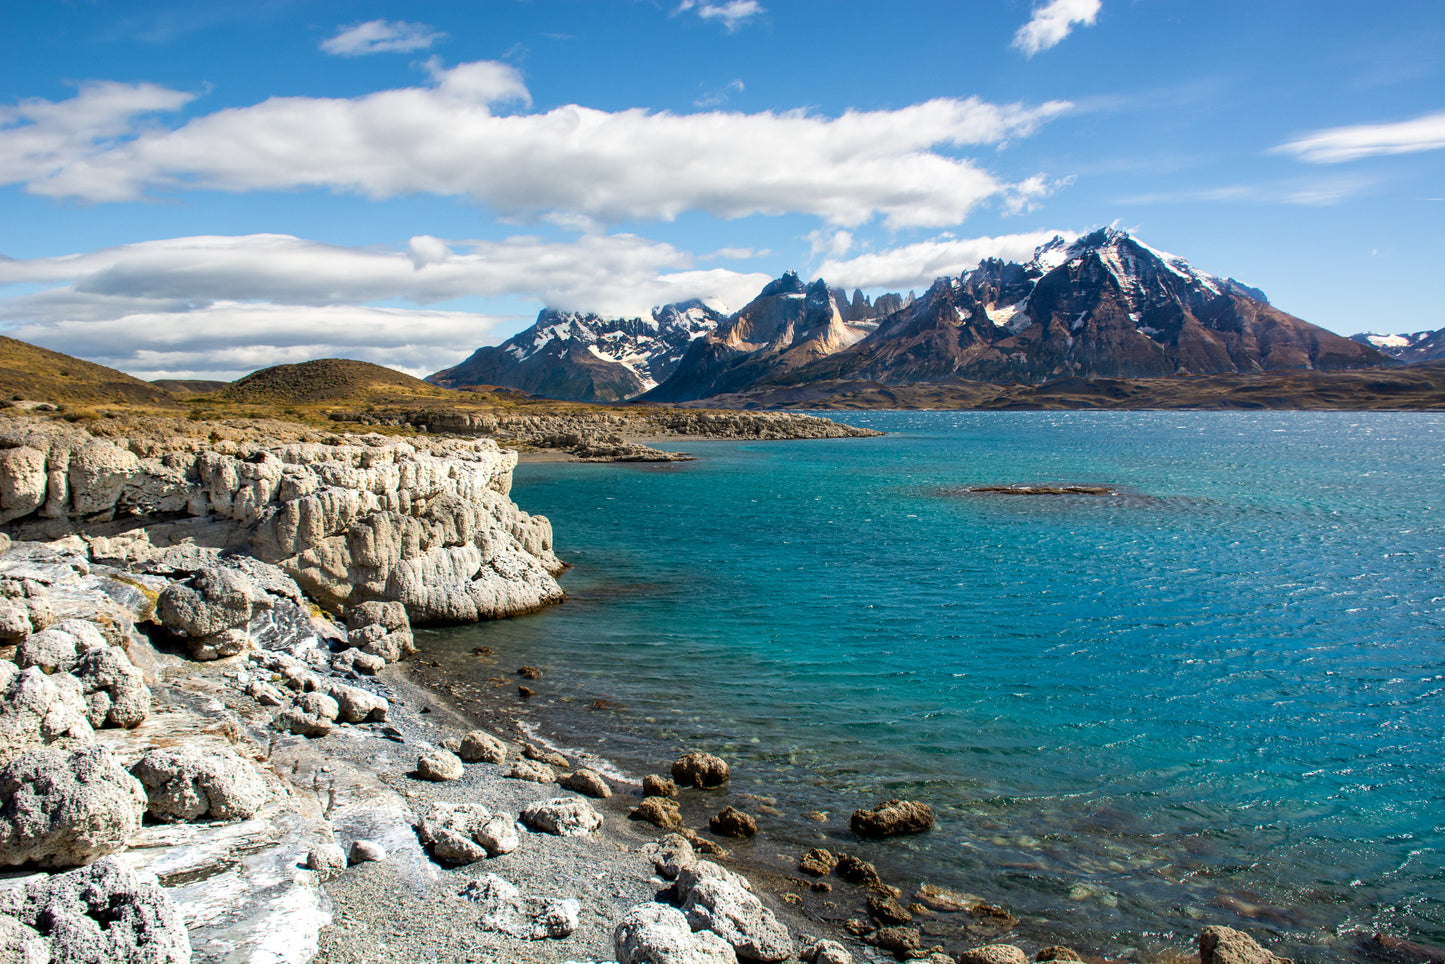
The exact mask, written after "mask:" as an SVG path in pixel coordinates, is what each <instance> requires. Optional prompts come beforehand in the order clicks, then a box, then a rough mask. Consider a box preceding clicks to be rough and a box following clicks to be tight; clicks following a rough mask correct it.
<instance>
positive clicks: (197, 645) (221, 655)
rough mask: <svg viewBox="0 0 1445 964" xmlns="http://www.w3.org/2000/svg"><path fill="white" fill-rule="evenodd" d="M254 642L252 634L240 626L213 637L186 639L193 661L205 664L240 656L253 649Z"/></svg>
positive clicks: (222, 631) (224, 630)
mask: <svg viewBox="0 0 1445 964" xmlns="http://www.w3.org/2000/svg"><path fill="white" fill-rule="evenodd" d="M254 642H255V640H254V639H252V637H251V634H250V632H248V631H247V630H246V629H243V628H242V627H240V626H232V627H231V628H230V629H223V630H221V631H220V632H219V633H216V634H214V635H211V636H191V637H188V638H187V639H186V644H187V645H188V646H189V647H190V650H191V659H194V660H196V661H198V662H203V663H208V662H210V661H211V660H213V659H225V658H227V657H228V656H239V655H240V654H241V653H244V652H246V651H247V650H249V649H251V647H252V644H253V643H254Z"/></svg>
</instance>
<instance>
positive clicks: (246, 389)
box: [205, 358, 457, 405]
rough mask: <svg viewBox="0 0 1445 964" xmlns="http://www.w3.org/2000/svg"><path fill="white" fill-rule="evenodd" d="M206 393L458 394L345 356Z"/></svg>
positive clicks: (327, 396)
mask: <svg viewBox="0 0 1445 964" xmlns="http://www.w3.org/2000/svg"><path fill="white" fill-rule="evenodd" d="M205 397H206V398H209V399H214V400H216V401H222V402H233V403H238V404H242V405H306V404H312V403H319V402H348V403H352V404H399V403H407V402H416V403H424V402H426V401H428V400H434V401H447V402H452V401H455V400H456V397H457V395H456V392H454V391H451V390H449V389H446V388H439V387H438V386H436V385H431V384H428V383H427V382H424V381H422V380H421V379H420V378H413V377H412V376H411V375H408V374H406V373H404V372H399V371H397V370H395V369H393V368H387V367H385V366H383V365H373V364H372V363H371V362H364V361H353V360H352V359H349V358H320V359H317V360H315V361H308V362H301V363H300V364H297V365H277V366H275V367H273V368H263V369H261V370H260V371H256V372H252V373H251V374H249V375H247V376H245V377H244V378H238V379H237V380H236V381H234V382H231V383H230V384H229V385H227V386H226V387H225V388H222V389H221V390H219V391H217V392H212V393H211V394H209V395H207V396H205Z"/></svg>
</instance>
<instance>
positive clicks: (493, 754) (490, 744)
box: [457, 730, 507, 763]
mask: <svg viewBox="0 0 1445 964" xmlns="http://www.w3.org/2000/svg"><path fill="white" fill-rule="evenodd" d="M457 756H459V757H461V758H462V759H463V760H464V761H466V762H467V763H502V762H505V761H506V759H507V744H505V743H503V742H502V741H501V740H499V739H497V738H496V737H495V736H492V734H490V733H488V732H487V731H485V730H472V731H470V732H468V733H467V734H466V735H465V736H463V737H462V740H461V745H460V746H459V747H458V748H457Z"/></svg>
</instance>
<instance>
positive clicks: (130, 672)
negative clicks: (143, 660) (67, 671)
mask: <svg viewBox="0 0 1445 964" xmlns="http://www.w3.org/2000/svg"><path fill="white" fill-rule="evenodd" d="M73 675H74V676H75V678H76V679H78V680H79V681H80V685H81V689H82V692H83V693H84V695H85V702H86V717H87V720H88V721H89V723H90V725H91V727H92V728H93V729H97V730H98V729H101V728H102V727H119V728H121V729H127V730H128V729H132V728H133V727H137V726H139V725H140V724H141V723H143V722H144V721H145V718H146V717H147V716H149V715H150V711H151V691H150V687H148V686H146V681H145V674H144V673H142V672H141V671H140V670H139V669H137V668H136V667H135V665H134V664H133V663H131V661H130V659H129V657H127V656H126V654H125V651H124V650H122V649H120V648H118V647H112V646H102V647H100V648H98V649H92V650H88V651H86V652H85V653H84V654H82V655H81V657H80V659H79V661H78V662H77V663H76V667H75V670H74V674H73Z"/></svg>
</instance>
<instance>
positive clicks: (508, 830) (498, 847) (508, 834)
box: [417, 803, 518, 864]
mask: <svg viewBox="0 0 1445 964" xmlns="http://www.w3.org/2000/svg"><path fill="white" fill-rule="evenodd" d="M417 836H418V838H419V839H420V840H421V842H422V844H423V845H425V846H427V847H429V848H430V849H431V854H432V856H433V857H435V858H436V859H437V860H439V861H441V862H442V863H444V864H470V863H474V862H475V861H478V860H481V859H482V858H483V857H496V856H498V855H499V854H509V853H511V852H512V851H513V850H516V849H517V844H518V840H517V828H516V821H514V820H513V819H512V817H511V816H510V815H508V814H505V813H495V814H494V813H492V811H490V810H488V809H487V808H486V807H484V806H481V805H480V804H449V803H434V804H432V808H431V811H430V812H429V813H428V814H427V815H426V816H424V817H422V819H421V822H420V823H419V824H417Z"/></svg>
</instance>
